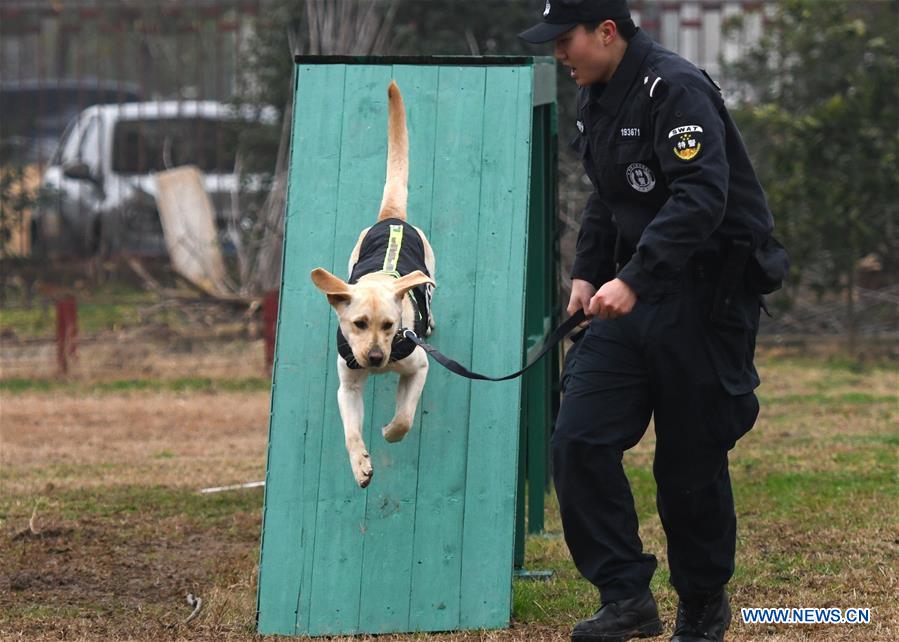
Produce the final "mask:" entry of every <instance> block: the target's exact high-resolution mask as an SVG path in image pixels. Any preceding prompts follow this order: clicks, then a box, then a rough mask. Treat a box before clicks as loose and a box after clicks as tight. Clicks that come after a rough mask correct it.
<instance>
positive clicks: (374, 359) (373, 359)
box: [368, 348, 384, 366]
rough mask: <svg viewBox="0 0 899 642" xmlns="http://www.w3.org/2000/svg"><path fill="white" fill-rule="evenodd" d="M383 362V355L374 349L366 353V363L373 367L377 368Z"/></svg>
mask: <svg viewBox="0 0 899 642" xmlns="http://www.w3.org/2000/svg"><path fill="white" fill-rule="evenodd" d="M383 361H384V353H383V352H381V351H380V350H378V349H377V348H375V349H374V350H372V351H371V352H369V353H368V362H369V363H370V364H371V365H373V366H379V365H381V363H382V362H383Z"/></svg>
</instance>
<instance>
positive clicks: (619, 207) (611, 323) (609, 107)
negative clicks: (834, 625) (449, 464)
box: [520, 0, 787, 642]
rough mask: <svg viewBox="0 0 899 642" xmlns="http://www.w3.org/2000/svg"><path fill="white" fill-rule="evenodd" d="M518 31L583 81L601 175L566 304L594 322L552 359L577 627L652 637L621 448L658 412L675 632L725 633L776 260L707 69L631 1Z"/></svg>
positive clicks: (583, 631)
mask: <svg viewBox="0 0 899 642" xmlns="http://www.w3.org/2000/svg"><path fill="white" fill-rule="evenodd" d="M543 20H544V21H543V22H542V23H540V24H538V25H537V26H535V27H533V28H531V29H529V30H527V31H525V32H523V33H522V34H520V35H521V37H522V38H523V39H524V40H526V41H528V42H532V43H540V42H548V41H551V40H552V41H555V56H556V58H557V59H558V60H559V61H561V62H562V63H563V64H564V65H566V66H567V67H569V68H570V74H571V77H572V78H573V79H574V80H575V82H577V84H578V85H579V87H580V89H579V94H578V117H577V128H578V132H579V133H578V135H577V136H576V138H575V140H574V141H573V142H572V145H573V146H574V148H575V149H576V150H577V152H578V153H579V154H580V156H581V158H582V160H583V164H584V169H585V171H586V172H587V175H588V176H589V178H590V180H591V182H592V183H593V186H594V188H595V190H594V192H593V194H592V195H591V196H590V198H589V200H588V202H587V206H586V208H585V210H584V213H583V216H582V219H581V230H580V235H579V237H578V242H577V257H576V260H575V262H574V269H573V271H572V275H571V276H572V293H571V301H570V303H569V306H568V311H569V313H573V312H575V311H576V310H579V309H583V310H584V311H585V312H587V314H588V316H591V317H592V321H591V322H590V325H589V327H588V329H587V331H586V333H585V334H584V336H583V337H582V338H581V339H580V341H579V342H578V343H577V344H576V347H575V349H573V350H572V351H571V352H570V353H569V356H568V358H567V360H566V364H565V371H564V373H563V377H562V380H563V393H564V399H563V401H562V406H561V409H560V411H559V416H558V419H557V423H556V429H555V433H554V435H553V462H554V477H555V486H556V492H557V494H558V497H559V505H560V508H561V514H562V524H563V527H564V530H565V540H566V542H567V544H568V547H569V549H570V550H571V555H572V557H573V559H574V562H575V564H576V565H577V567H578V569H579V570H580V571H581V573H583V575H584V576H585V577H586V578H587V579H588V580H590V581H591V582H592V583H593V584H594V585H596V586H597V588H598V589H599V591H600V596H601V604H602V606H601V608H600V609H599V611H597V612H596V614H595V615H594V616H593V617H591V618H589V619H587V620H583V621H581V622H579V623H578V624H577V625H576V626H575V628H574V630H573V632H572V639H574V640H591V641H598V640H602V641H619V640H628V639H631V638H633V637H647V636H651V635H658V634H659V633H661V630H662V628H661V623H660V620H659V616H658V609H657V606H656V603H655V600H654V598H653V596H652V593H651V592H650V590H649V582H650V578H651V577H652V575H653V572H654V571H655V568H656V558H655V557H654V556H653V555H650V554H646V553H644V552H643V545H642V542H641V541H640V538H639V536H638V533H637V526H638V524H637V515H636V513H635V511H634V502H633V496H632V495H631V491H630V486H629V485H628V481H627V478H626V476H625V474H624V471H623V469H622V465H621V460H622V454H623V452H624V451H625V450H627V449H629V448H632V447H633V446H634V445H636V444H637V442H639V441H640V439H641V437H642V436H643V434H644V432H645V431H646V428H647V425H648V422H649V419H650V416H651V415H652V416H654V418H655V430H656V452H655V461H654V465H653V472H654V475H655V479H656V483H657V487H658V492H657V495H656V502H657V507H658V511H659V516H660V517H661V520H662V525H663V526H664V529H665V534H666V536H667V539H668V562H669V566H670V570H671V584H672V585H673V586H674V588H675V589H676V590H677V593H678V595H679V597H680V602H679V605H678V610H677V621H676V624H675V631H674V637H673V638H672V641H674V642H692V641H696V640H723V638H724V631H725V629H726V628H727V626H728V624H729V622H730V619H731V611H730V607H729V605H728V600H727V594H726V593H725V590H724V587H725V585H726V584H727V582H728V580H729V579H730V577H731V575H732V574H733V571H734V548H735V541H736V517H735V514H734V503H733V495H732V492H731V483H730V477H729V475H728V459H727V453H728V451H729V450H730V449H731V448H732V447H733V446H734V444H735V442H736V441H737V439H739V438H740V437H741V436H742V435H743V434H744V433H746V432H747V431H748V430H749V429H750V428H751V427H752V425H753V423H754V422H755V419H756V417H757V415H758V410H759V405H758V400H757V399H756V396H755V394H754V393H753V390H754V389H755V388H756V387H757V386H758V384H759V378H758V375H757V373H756V370H755V366H754V365H753V356H754V351H755V338H756V333H757V331H758V323H759V309H760V305H761V304H762V298H761V294H762V293H764V292H770V291H772V290H774V289H776V288H777V287H779V285H780V281H781V279H782V278H783V276H784V274H785V272H786V268H787V257H786V253H785V251H784V250H783V248H782V247H781V246H780V245H779V244H777V242H776V241H775V240H774V239H773V238H772V237H771V232H772V229H773V220H772V217H771V213H770V211H769V209H768V205H767V202H766V200H765V195H764V193H763V191H762V188H761V186H760V185H759V182H758V179H757V178H756V175H755V172H754V171H753V169H752V165H751V163H750V161H749V157H748V155H747V153H746V149H745V147H744V145H743V141H742V140H741V138H740V134H739V132H738V131H737V128H736V127H735V125H734V123H733V121H732V120H731V117H730V115H729V114H728V112H727V110H726V109H725V106H724V102H723V100H722V98H721V95H720V91H719V89H718V87H717V86H716V85H715V84H714V82H713V81H712V80H711V79H710V78H709V77H708V75H706V73H705V72H704V71H702V70H700V69H698V68H696V67H695V66H694V65H692V64H691V63H689V62H687V61H686V60H684V59H683V58H681V57H680V56H677V55H676V54H674V53H672V52H670V51H667V50H665V49H663V48H662V47H660V46H659V45H658V44H656V43H654V42H653V41H652V40H651V39H650V38H649V37H648V36H646V35H645V34H644V33H643V32H641V31H640V30H638V29H636V28H635V27H634V24H633V22H632V21H631V20H630V13H629V11H628V7H627V3H626V0H546V4H545V7H544V12H543Z"/></svg>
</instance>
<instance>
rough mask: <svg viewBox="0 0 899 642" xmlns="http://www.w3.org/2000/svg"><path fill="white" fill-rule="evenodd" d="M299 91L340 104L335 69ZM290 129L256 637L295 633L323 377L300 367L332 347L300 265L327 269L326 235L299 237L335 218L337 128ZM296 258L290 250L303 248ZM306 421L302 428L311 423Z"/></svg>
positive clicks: (307, 123) (301, 123) (317, 124)
mask: <svg viewBox="0 0 899 642" xmlns="http://www.w3.org/2000/svg"><path fill="white" fill-rule="evenodd" d="M297 73H298V85H299V86H301V90H302V91H304V92H309V93H311V94H315V93H318V92H320V91H323V90H324V88H325V87H327V86H328V85H329V84H330V83H333V82H334V80H335V79H338V82H337V86H338V87H340V95H339V96H337V98H338V100H337V101H336V104H338V105H340V104H342V87H343V82H342V77H343V68H337V69H331V70H330V71H329V73H328V74H323V73H321V72H314V71H313V70H312V69H309V68H302V67H301V68H299V69H298V70H297ZM294 113H295V117H294V118H295V119H294V127H293V132H294V134H293V136H294V140H293V143H294V144H293V145H292V151H291V165H290V167H291V169H290V172H291V174H290V180H289V190H288V204H287V217H286V222H285V246H286V248H287V249H288V251H286V252H285V253H284V261H283V270H282V288H281V302H280V311H279V314H278V333H277V343H276V354H277V358H276V361H275V365H274V369H273V385H272V402H271V422H270V429H269V456H268V466H267V473H266V492H265V513H264V521H263V538H262V551H261V556H260V571H259V595H258V604H259V622H258V626H259V631H260V632H262V633H282V634H291V633H294V632H295V631H296V626H295V620H296V611H297V598H298V596H299V595H300V593H301V584H302V580H303V568H304V559H305V558H306V557H307V555H308V553H309V551H310V550H311V547H312V545H313V543H314V532H315V527H314V513H312V514H310V513H309V511H307V510H306V508H307V507H306V506H304V504H303V503H302V498H303V496H304V494H307V493H309V492H313V490H314V484H315V483H317V471H318V458H317V457H315V456H310V455H312V453H313V452H315V451H317V449H318V443H319V440H320V434H321V430H320V426H315V425H313V424H314V423H315V422H316V421H319V422H320V417H321V416H322V412H323V397H324V383H325V381H324V378H323V377H315V378H313V377H308V376H306V374H307V371H308V370H307V368H308V365H307V364H309V363H326V362H327V361H328V360H329V356H330V352H331V349H332V348H331V346H332V344H333V341H328V340H327V338H326V337H327V335H328V334H329V330H330V327H331V326H330V325H329V324H330V320H331V317H332V316H333V315H332V314H331V313H330V310H327V309H324V308H314V309H307V308H308V302H309V301H313V300H315V297H319V296H320V295H319V294H318V292H317V290H315V288H314V286H313V285H312V283H311V282H310V280H309V276H308V265H307V264H306V263H307V262H312V263H318V262H321V263H330V261H331V260H332V257H333V252H334V250H333V248H334V228H333V226H321V225H320V226H312V227H311V229H306V228H307V225H306V223H307V221H308V219H310V218H312V213H316V214H317V215H319V216H321V217H323V218H324V219H325V220H328V219H331V218H333V217H334V215H335V214H336V206H337V199H336V195H337V189H336V186H337V184H336V177H337V170H338V162H339V157H338V154H337V153H336V152H335V150H336V149H339V147H340V135H341V125H342V123H341V119H340V113H339V111H338V112H335V111H334V110H296V111H295V112H294ZM306 243H308V245H307V246H305V249H304V252H303V253H302V254H300V253H298V252H296V251H293V248H294V247H298V246H300V245H301V244H304V245H305V244H306ZM310 422H311V423H310Z"/></svg>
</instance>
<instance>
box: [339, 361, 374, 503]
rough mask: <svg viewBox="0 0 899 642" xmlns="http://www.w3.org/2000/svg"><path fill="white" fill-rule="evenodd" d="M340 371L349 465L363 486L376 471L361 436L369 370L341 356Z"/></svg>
mask: <svg viewBox="0 0 899 642" xmlns="http://www.w3.org/2000/svg"><path fill="white" fill-rule="evenodd" d="M337 374H338V376H339V377H340V387H339V388H338V389H337V405H338V407H339V408H340V418H341V419H342V420H343V434H344V439H345V441H346V450H347V454H348V455H349V456H350V466H351V467H352V469H353V476H354V477H355V478H356V483H357V484H359V486H360V487H361V488H365V487H366V486H368V484H369V483H370V482H371V477H372V473H373V471H372V468H371V457H370V456H369V454H368V449H367V448H366V447H365V441H364V440H363V438H362V419H363V417H364V416H365V402H364V401H363V394H364V392H365V381H366V379H368V371H366V370H364V369H362V370H353V369H352V368H350V367H349V366H347V365H346V362H345V361H344V360H343V358H342V357H338V358H337Z"/></svg>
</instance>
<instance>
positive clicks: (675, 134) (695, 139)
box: [668, 125, 702, 161]
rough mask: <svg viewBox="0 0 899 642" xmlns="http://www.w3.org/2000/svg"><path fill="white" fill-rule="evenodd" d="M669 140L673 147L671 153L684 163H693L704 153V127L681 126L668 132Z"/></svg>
mask: <svg viewBox="0 0 899 642" xmlns="http://www.w3.org/2000/svg"><path fill="white" fill-rule="evenodd" d="M668 140H669V141H671V144H672V145H673V147H672V148H671V151H673V152H674V155H675V156H677V157H678V158H679V159H681V160H682V161H691V160H693V159H694V158H696V157H697V156H699V152H701V151H702V127H701V126H700V125H681V126H680V127H675V128H674V129H672V130H671V131H670V132H668Z"/></svg>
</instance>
